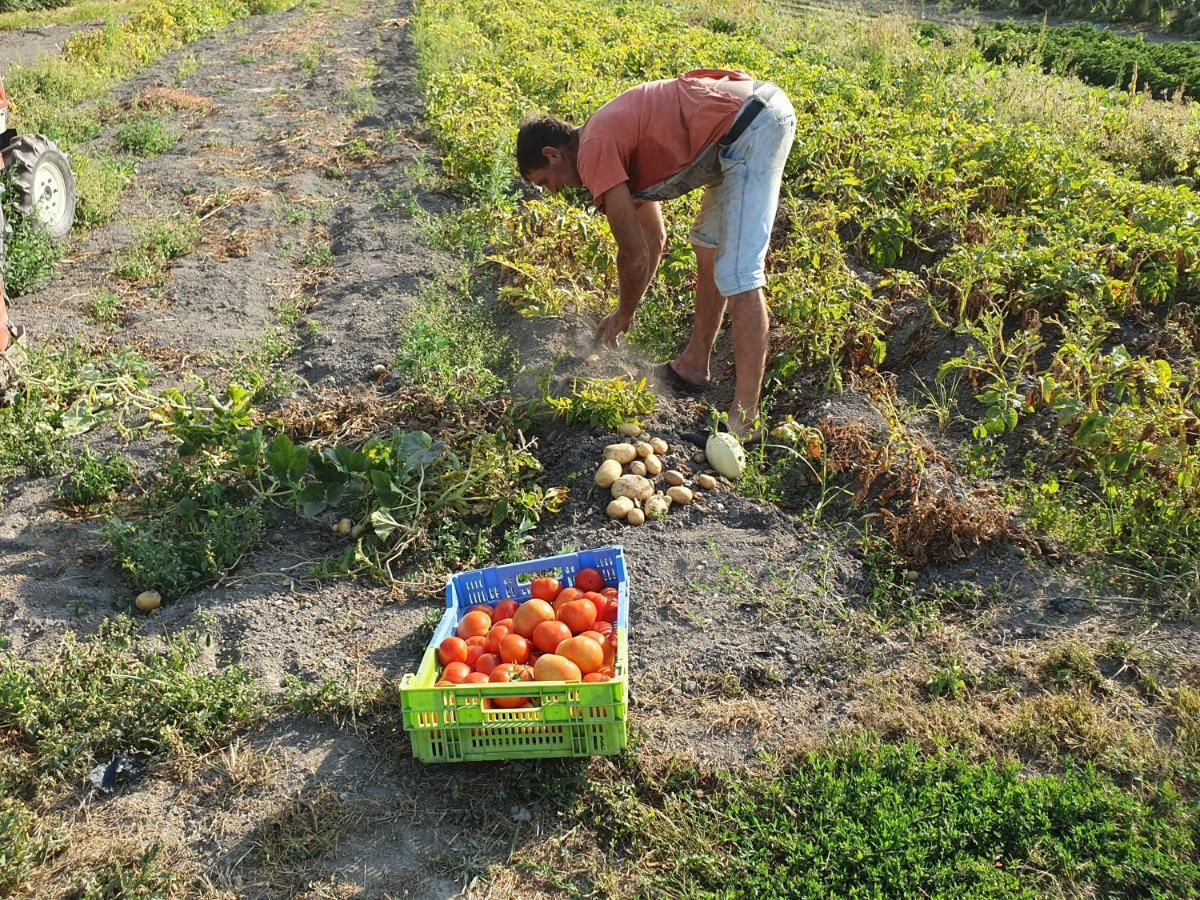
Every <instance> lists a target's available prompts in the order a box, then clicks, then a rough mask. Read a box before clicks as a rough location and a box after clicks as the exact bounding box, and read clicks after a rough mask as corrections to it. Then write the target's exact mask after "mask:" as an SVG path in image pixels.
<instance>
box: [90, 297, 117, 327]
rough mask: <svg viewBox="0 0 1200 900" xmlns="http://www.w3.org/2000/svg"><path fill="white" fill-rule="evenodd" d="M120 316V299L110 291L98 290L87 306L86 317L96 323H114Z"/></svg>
mask: <svg viewBox="0 0 1200 900" xmlns="http://www.w3.org/2000/svg"><path fill="white" fill-rule="evenodd" d="M120 314H121V298H120V296H119V295H117V294H115V293H113V292H112V291H110V290H104V289H102V290H99V291H97V292H96V296H95V297H93V298H92V302H91V303H89V304H88V315H90V316H91V317H92V319H94V320H95V321H97V322H104V323H108V324H111V323H114V322H116V321H117V319H118V318H119V317H120Z"/></svg>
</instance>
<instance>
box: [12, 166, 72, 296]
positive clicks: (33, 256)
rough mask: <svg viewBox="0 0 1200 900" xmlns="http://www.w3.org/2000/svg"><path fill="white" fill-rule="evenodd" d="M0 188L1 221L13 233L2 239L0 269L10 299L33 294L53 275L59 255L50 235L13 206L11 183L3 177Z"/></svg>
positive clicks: (37, 222)
mask: <svg viewBox="0 0 1200 900" xmlns="http://www.w3.org/2000/svg"><path fill="white" fill-rule="evenodd" d="M0 185H2V186H3V188H4V194H3V196H2V197H0V200H2V201H3V216H0V219H3V221H4V222H6V223H8V227H10V228H11V229H12V233H11V234H9V235H5V238H4V251H5V252H4V257H3V259H0V265H2V266H3V268H2V270H0V271H2V272H3V277H4V287H5V290H6V291H7V292H8V295H9V296H10V297H20V296H21V295H23V294H29V293H32V292H33V291H36V290H37V289H38V288H39V287H40V286H41V285H42V284H43V283H45V281H46V279H47V278H49V277H50V275H51V274H52V273H53V272H54V266H55V264H56V263H57V262H58V256H59V254H58V251H57V250H56V249H55V247H54V243H53V242H52V241H51V240H50V235H49V234H48V233H47V232H46V230H45V229H44V228H43V227H42V226H41V224H40V222H39V221H38V220H37V218H36V217H32V216H25V215H22V214H21V213H20V212H19V211H18V209H17V206H16V193H15V192H14V191H13V188H12V179H11V177H10V176H9V175H8V174H7V173H5V174H4V175H3V178H2V180H0Z"/></svg>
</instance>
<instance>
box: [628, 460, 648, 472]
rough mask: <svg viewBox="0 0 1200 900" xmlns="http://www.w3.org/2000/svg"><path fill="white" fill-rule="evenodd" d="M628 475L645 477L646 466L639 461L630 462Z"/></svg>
mask: <svg viewBox="0 0 1200 900" xmlns="http://www.w3.org/2000/svg"><path fill="white" fill-rule="evenodd" d="M629 474H630V475H645V474H646V464H645V463H644V462H642V461H641V460H640V459H635V460H634V461H633V462H631V463H630V464H629Z"/></svg>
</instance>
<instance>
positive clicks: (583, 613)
mask: <svg viewBox="0 0 1200 900" xmlns="http://www.w3.org/2000/svg"><path fill="white" fill-rule="evenodd" d="M556 618H557V619H558V620H559V621H560V622H562V623H564V624H565V625H566V626H567V627H568V628H570V629H571V633H572V634H579V632H581V631H587V630H588V629H589V628H591V627H592V623H593V622H595V621H596V607H595V606H593V605H592V601H590V600H586V599H583V600H572V601H571V602H570V603H564V604H563V605H562V606H561V607H559V610H558V615H557V616H556Z"/></svg>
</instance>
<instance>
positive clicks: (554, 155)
mask: <svg viewBox="0 0 1200 900" xmlns="http://www.w3.org/2000/svg"><path fill="white" fill-rule="evenodd" d="M542 156H544V157H546V161H547V162H549V163H556V162H559V161H560V160H562V158H563V151H562V147H543V148H542Z"/></svg>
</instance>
